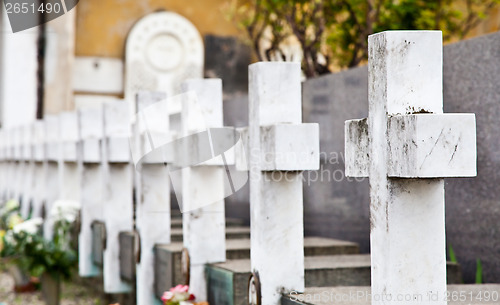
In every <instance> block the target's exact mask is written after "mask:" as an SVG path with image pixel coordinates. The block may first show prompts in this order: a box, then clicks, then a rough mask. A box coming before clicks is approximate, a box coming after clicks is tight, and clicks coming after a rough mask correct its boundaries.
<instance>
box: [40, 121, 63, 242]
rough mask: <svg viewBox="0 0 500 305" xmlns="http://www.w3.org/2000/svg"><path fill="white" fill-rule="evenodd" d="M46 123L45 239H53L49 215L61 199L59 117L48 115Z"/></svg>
mask: <svg viewBox="0 0 500 305" xmlns="http://www.w3.org/2000/svg"><path fill="white" fill-rule="evenodd" d="M44 122H45V124H44V125H45V126H44V127H45V153H46V159H47V169H46V171H45V174H46V176H45V183H46V185H45V187H46V194H45V202H44V205H43V206H42V217H44V219H45V222H44V226H43V236H44V237H45V239H48V240H51V239H52V223H51V221H50V219H49V213H50V210H51V208H52V205H53V204H54V202H55V201H56V200H57V199H58V198H59V195H60V191H59V187H60V185H61V184H60V174H59V162H60V161H61V149H60V130H59V117H58V116H55V115H46V116H45V118H44Z"/></svg>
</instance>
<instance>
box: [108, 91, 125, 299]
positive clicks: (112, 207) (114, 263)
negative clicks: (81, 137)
mask: <svg viewBox="0 0 500 305" xmlns="http://www.w3.org/2000/svg"><path fill="white" fill-rule="evenodd" d="M130 135H131V125H130V118H129V108H128V104H127V103H126V102H125V101H118V102H109V103H106V104H104V137H105V138H104V140H103V143H102V145H101V147H102V161H103V166H104V170H103V174H104V183H103V185H106V189H105V190H104V194H103V196H104V201H103V204H104V207H103V219H104V222H105V224H106V245H105V250H104V254H103V256H104V262H103V278H104V291H105V292H106V293H125V292H129V291H130V290H131V287H130V285H128V284H127V283H126V282H124V281H123V280H122V279H121V277H120V259H119V246H120V245H119V239H118V235H119V233H120V232H124V231H132V229H133V202H132V190H133V179H132V171H133V169H132V165H131V157H130V146H129V138H130Z"/></svg>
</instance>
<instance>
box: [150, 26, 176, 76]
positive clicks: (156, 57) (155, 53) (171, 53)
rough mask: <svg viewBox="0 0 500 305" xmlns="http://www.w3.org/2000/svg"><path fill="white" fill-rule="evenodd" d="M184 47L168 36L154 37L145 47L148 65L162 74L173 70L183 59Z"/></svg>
mask: <svg viewBox="0 0 500 305" xmlns="http://www.w3.org/2000/svg"><path fill="white" fill-rule="evenodd" d="M184 56H185V54H184V46H183V45H182V43H181V42H180V41H179V39H178V38H177V37H175V36H173V35H170V34H160V35H156V36H154V37H153V38H152V39H151V40H150V41H149V42H148V43H147V46H146V58H147V60H148V61H149V64H150V65H151V66H152V67H153V68H155V69H157V70H159V71H163V72H168V71H171V70H175V69H176V68H177V67H178V66H180V65H181V63H182V60H183V58H184Z"/></svg>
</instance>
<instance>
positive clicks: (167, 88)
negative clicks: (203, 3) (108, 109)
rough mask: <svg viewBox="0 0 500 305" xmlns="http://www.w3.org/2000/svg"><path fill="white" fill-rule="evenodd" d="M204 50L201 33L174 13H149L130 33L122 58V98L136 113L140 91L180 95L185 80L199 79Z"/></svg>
mask: <svg viewBox="0 0 500 305" xmlns="http://www.w3.org/2000/svg"><path fill="white" fill-rule="evenodd" d="M203 64H204V47H203V41H202V38H201V36H200V33H199V32H198V30H197V29H196V27H195V26H194V25H193V24H192V23H191V22H190V21H189V20H187V19H186V18H184V17H182V16H181V15H179V14H176V13H173V12H157V13H152V14H149V15H147V16H145V17H144V18H142V19H141V20H139V21H138V22H137V23H136V24H135V25H134V27H133V28H132V30H131V31H130V33H129V35H128V38H127V44H126V55H125V99H126V100H127V102H128V103H129V105H130V110H131V114H133V113H135V112H136V109H135V107H136V105H135V95H136V93H137V92H139V91H144V90H147V91H163V92H166V93H167V96H172V95H174V94H177V93H179V92H180V86H181V83H182V82H183V81H184V80H186V79H188V78H202V77H203Z"/></svg>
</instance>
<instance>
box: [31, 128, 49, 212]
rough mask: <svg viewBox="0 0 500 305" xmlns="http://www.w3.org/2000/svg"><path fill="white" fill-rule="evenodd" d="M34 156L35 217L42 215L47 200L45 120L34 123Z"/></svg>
mask: <svg viewBox="0 0 500 305" xmlns="http://www.w3.org/2000/svg"><path fill="white" fill-rule="evenodd" d="M32 128H33V130H32V135H33V136H32V145H33V158H34V162H35V165H34V167H35V169H34V174H33V175H34V178H33V211H32V216H33V217H42V209H43V204H44V202H45V200H46V193H47V186H46V185H47V182H46V180H45V179H46V177H47V176H46V171H47V156H46V150H45V122H44V121H42V120H38V121H35V122H34V123H33V125H32Z"/></svg>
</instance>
